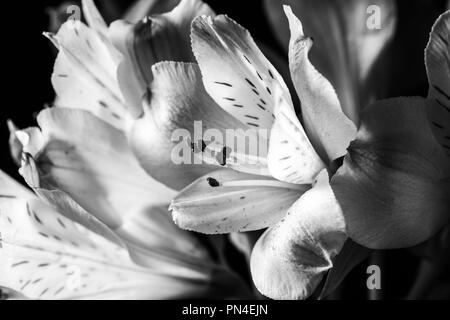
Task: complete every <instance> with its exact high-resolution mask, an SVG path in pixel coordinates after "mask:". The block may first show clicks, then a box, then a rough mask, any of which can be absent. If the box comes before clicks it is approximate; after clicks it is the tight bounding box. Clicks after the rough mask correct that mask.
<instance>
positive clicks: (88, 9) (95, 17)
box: [81, 0, 108, 37]
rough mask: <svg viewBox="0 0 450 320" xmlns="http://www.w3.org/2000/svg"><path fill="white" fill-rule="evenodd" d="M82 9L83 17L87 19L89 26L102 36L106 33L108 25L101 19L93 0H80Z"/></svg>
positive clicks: (105, 35)
mask: <svg viewBox="0 0 450 320" xmlns="http://www.w3.org/2000/svg"><path fill="white" fill-rule="evenodd" d="M81 4H82V9H83V14H84V18H85V19H86V21H87V24H88V25H89V27H91V28H92V29H94V30H95V31H96V32H98V33H99V34H101V35H102V36H104V37H107V35H108V25H107V24H106V22H105V20H104V19H103V17H102V15H101V14H100V12H99V11H98V9H97V7H96V6H95V3H94V0H82V1H81Z"/></svg>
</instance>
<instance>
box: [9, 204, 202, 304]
mask: <svg viewBox="0 0 450 320" xmlns="http://www.w3.org/2000/svg"><path fill="white" fill-rule="evenodd" d="M0 206H1V209H2V210H1V214H0V230H1V232H2V240H1V241H2V242H1V247H0V270H1V275H0V285H1V286H5V287H8V288H11V289H13V290H16V291H18V292H21V293H23V294H24V295H25V296H27V297H28V298H35V299H60V298H64V299H68V298H72V299H73V298H78V299H80V298H81V299H82V298H84V299H96V298H97V299H106V298H108V299H111V298H116V299H145V298H147V299H151V298H173V297H184V296H188V295H191V294H194V295H195V294H198V293H201V292H203V290H206V288H207V285H208V276H209V275H208V273H204V274H202V273H197V274H196V275H195V276H194V275H192V274H191V277H190V278H188V277H185V276H179V277H174V276H173V275H170V271H169V272H168V273H165V270H152V269H148V268H146V269H145V268H142V267H139V266H137V265H136V264H134V263H133V262H132V261H131V260H130V258H129V256H128V252H127V250H125V249H123V248H121V247H118V246H117V245H115V244H113V243H111V242H109V241H108V240H106V239H103V238H102V237H100V236H99V235H97V234H95V233H93V232H91V231H89V230H88V229H86V228H84V227H82V226H81V225H78V224H77V223H75V222H73V221H71V220H69V219H67V218H66V217H64V216H62V215H60V214H58V213H57V212H55V211H54V210H52V209H51V208H50V207H48V206H46V205H45V204H43V203H42V202H40V201H38V200H33V199H32V200H24V199H20V198H14V199H0Z"/></svg>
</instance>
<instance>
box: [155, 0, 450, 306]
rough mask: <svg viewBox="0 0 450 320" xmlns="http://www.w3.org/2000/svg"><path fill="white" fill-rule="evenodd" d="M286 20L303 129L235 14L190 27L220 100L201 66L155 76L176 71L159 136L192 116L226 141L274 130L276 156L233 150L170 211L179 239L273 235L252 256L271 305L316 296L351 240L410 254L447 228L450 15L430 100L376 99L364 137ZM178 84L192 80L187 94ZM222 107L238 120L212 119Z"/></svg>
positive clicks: (435, 37) (305, 41) (434, 60)
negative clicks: (186, 235)
mask: <svg viewBox="0 0 450 320" xmlns="http://www.w3.org/2000/svg"><path fill="white" fill-rule="evenodd" d="M284 10H285V13H286V15H287V17H288V22H289V27H290V31H291V38H290V43H289V65H290V70H291V77H292V80H293V83H294V86H295V89H296V91H297V94H298V96H299V98H300V100H301V105H302V117H303V125H302V124H301V123H300V121H299V120H298V119H297V117H296V115H295V112H294V109H293V106H292V101H291V97H290V93H289V92H288V91H287V88H286V85H285V84H284V81H283V79H282V78H281V77H280V75H279V74H278V72H277V71H276V70H275V69H274V68H273V66H272V65H271V64H270V63H269V62H268V60H267V59H266V58H265V57H264V56H263V54H262V53H261V51H260V50H259V49H258V47H257V46H256V45H255V43H254V41H253V40H252V38H251V36H250V35H249V32H248V31H247V30H245V29H244V28H242V27H241V26H239V25H238V24H237V23H235V22H234V21H232V20H231V19H229V18H227V17H225V16H217V17H215V18H213V17H199V18H196V19H195V20H194V22H193V25H192V32H191V37H192V47H193V52H194V54H195V56H196V58H197V61H198V64H199V70H200V71H201V75H202V80H203V85H204V87H205V90H206V92H207V93H208V95H209V97H207V96H204V94H205V92H204V91H202V90H201V89H200V88H201V85H200V84H197V83H196V81H198V78H199V76H198V72H199V71H198V70H197V68H196V66H193V65H183V64H167V63H166V64H159V65H156V66H155V67H154V73H156V74H159V73H160V72H161V70H162V69H164V70H165V72H164V73H163V74H162V75H163V76H161V81H160V80H159V78H160V77H159V76H156V75H155V79H154V87H153V88H152V89H154V92H159V90H157V89H160V84H159V82H161V83H165V84H166V86H165V87H164V88H165V89H166V92H164V93H160V96H165V97H166V98H167V99H166V100H165V101H166V105H167V106H168V110H167V111H166V114H167V115H168V117H167V118H168V119H169V122H170V121H172V122H170V123H169V124H162V126H167V127H172V128H174V127H175V126H176V125H177V124H180V123H181V124H182V125H184V126H189V124H188V123H187V122H185V121H183V120H182V115H187V114H191V116H188V117H186V119H185V120H186V121H191V120H192V119H203V120H204V121H207V122H208V124H211V123H218V124H219V126H218V128H219V130H222V129H223V128H227V125H230V124H232V125H233V127H231V126H229V128H235V127H236V126H237V125H239V126H240V127H241V128H242V127H247V128H249V127H256V128H257V129H258V131H257V132H258V133H257V134H260V133H262V132H264V131H265V130H269V131H270V137H269V139H268V140H269V141H268V143H269V150H268V154H267V156H264V155H259V157H258V156H255V155H253V154H251V155H249V156H248V157H245V156H243V155H242V154H240V152H239V150H236V148H233V145H225V146H223V147H224V149H223V152H222V155H221V157H219V158H223V157H224V158H226V161H223V159H216V161H215V163H214V158H211V157H209V156H208V155H206V160H207V163H208V164H209V165H211V164H212V165H214V164H216V165H219V166H222V167H228V168H227V169H222V170H219V171H217V172H211V173H209V174H207V175H205V176H203V177H201V178H199V179H198V180H197V181H195V182H194V183H192V184H191V185H190V186H188V187H187V188H186V189H184V190H183V191H181V192H180V193H179V195H178V196H177V197H176V198H175V199H174V201H173V202H172V205H171V208H172V210H173V217H174V220H175V222H176V223H177V224H178V225H179V226H180V227H182V228H185V229H188V230H194V231H198V232H203V233H229V232H242V231H251V230H258V229H262V228H266V227H269V228H268V229H267V230H266V231H265V232H264V234H263V235H262V236H261V237H260V238H259V239H258V241H257V243H256V245H255V247H254V248H253V251H252V254H251V271H252V277H253V280H254V283H255V285H256V287H257V288H258V289H259V290H260V291H261V293H263V294H264V295H266V296H268V297H271V298H284V299H299V298H306V297H308V296H310V295H311V294H312V293H313V292H314V290H315V289H316V288H317V286H318V285H319V283H320V282H321V279H322V277H323V275H324V274H325V273H326V272H327V271H329V270H330V269H331V268H332V267H333V262H334V261H335V259H336V257H337V255H338V254H339V252H340V251H341V250H342V248H343V245H344V242H345V241H346V239H348V238H351V239H352V240H354V241H355V242H357V243H359V244H361V245H363V246H365V247H368V248H376V249H386V248H400V247H407V246H413V245H415V244H418V243H420V242H423V241H425V240H427V239H428V238H429V237H431V236H432V235H434V234H435V233H436V232H438V231H439V230H440V229H441V227H442V226H443V225H444V224H445V223H446V221H447V220H448V209H449V199H448V182H449V174H450V168H449V159H448V156H447V155H446V154H445V151H446V149H447V148H448V142H447V139H448V126H449V122H448V119H449V117H448V116H449V115H448V109H447V108H448V103H449V101H450V100H448V97H449V96H448V94H447V93H446V92H448V91H450V89H449V88H450V85H449V82H448V81H449V76H448V75H449V74H450V73H448V72H447V71H448V66H447V64H446V61H447V59H448V47H447V46H448V40H447V39H448V35H449V30H448V25H449V20H448V18H449V15H448V14H446V15H444V16H443V17H442V18H441V19H440V20H439V21H438V22H437V24H436V26H435V28H434V29H433V33H432V36H431V39H430V44H429V46H428V48H427V68H428V75H429V80H430V84H431V85H430V88H431V89H430V98H431V99H430V98H429V99H425V98H420V97H412V98H394V99H389V100H382V101H378V102H376V103H374V104H371V105H369V106H368V107H367V108H366V109H365V111H364V112H363V113H362V114H361V120H360V122H361V124H360V126H359V129H358V130H357V128H356V126H355V124H354V123H353V122H352V121H350V120H349V119H348V118H347V116H346V115H345V114H344V113H343V112H342V108H341V103H340V101H339V99H338V96H337V94H336V93H335V91H334V89H333V87H332V85H331V84H330V82H328V80H327V79H326V78H325V77H323V76H322V75H321V74H320V73H319V72H318V71H317V70H316V69H315V68H314V67H313V65H312V64H311V63H310V61H309V59H308V53H309V50H310V49H311V47H312V39H310V38H308V37H305V36H304V34H303V27H302V24H301V22H300V20H298V18H297V17H296V16H295V15H294V14H293V13H292V11H291V9H290V7H284ZM186 73H188V74H189V76H188V75H186ZM175 74H176V75H177V76H176V77H175V76H174V75H175ZM183 74H184V75H183ZM170 75H172V76H171V77H170ZM168 78H170V79H171V81H172V82H169V81H167V80H168ZM177 78H178V79H183V80H184V79H187V78H189V79H192V80H191V83H189V82H182V83H183V86H184V88H183V89H177V88H175V86H180V84H179V83H176V79H177ZM170 83H172V92H169V90H168V88H170ZM189 90H191V91H195V94H196V98H195V99H193V98H192V96H193V94H189ZM180 91H183V92H184V97H185V99H182V98H181V97H182V96H181V95H180ZM177 98H178V99H180V100H182V101H178V100H176V99H177ZM435 98H437V99H438V100H437V101H438V102H437V101H435V100H434V99H435ZM211 99H213V100H214V101H215V104H212V103H211ZM173 101H177V102H178V104H177V107H174V106H173V104H174V103H173ZM205 102H207V103H205ZM152 108H153V105H152ZM216 109H222V110H223V111H225V112H226V114H227V117H220V118H216V117H215V116H214V115H213V113H212V112H211V111H208V110H216ZM344 109H345V107H344ZM190 110H193V111H192V112H190ZM427 113H428V114H429V117H430V120H428V117H427ZM214 114H215V113H214ZM229 116H231V118H233V119H234V122H232V121H231V120H230V119H229ZM208 117H209V118H208ZM180 119H181V120H180ZM222 119H223V120H224V121H223V122H221V120H222ZM436 137H437V138H438V139H436ZM227 142H228V141H227ZM446 143H447V144H446ZM211 145H213V146H212V147H211ZM210 148H215V149H217V146H216V145H215V143H214V144H213V143H211V144H206V143H204V144H203V145H202V148H201V152H204V153H206V152H207V151H209V150H208V149H210ZM219 150H220V148H219ZM225 151H226V154H225V155H224V153H225ZM208 154H213V153H208ZM343 157H344V160H343V163H342V158H343ZM219 160H220V161H219ZM230 169H234V170H230ZM330 176H331V179H330Z"/></svg>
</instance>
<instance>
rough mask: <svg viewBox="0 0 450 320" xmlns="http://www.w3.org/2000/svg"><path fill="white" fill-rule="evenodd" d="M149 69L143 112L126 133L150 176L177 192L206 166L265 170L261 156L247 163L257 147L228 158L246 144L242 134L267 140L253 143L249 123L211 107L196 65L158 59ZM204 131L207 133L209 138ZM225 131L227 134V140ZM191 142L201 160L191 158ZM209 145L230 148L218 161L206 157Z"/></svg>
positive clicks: (202, 172) (193, 155)
mask: <svg viewBox="0 0 450 320" xmlns="http://www.w3.org/2000/svg"><path fill="white" fill-rule="evenodd" d="M152 70H153V77H154V81H153V83H152V92H151V95H152V98H151V101H150V105H148V106H147V107H146V108H145V115H144V116H143V117H142V118H140V119H138V120H137V121H136V122H135V124H134V127H133V130H132V131H131V134H130V137H129V141H130V143H131V145H132V148H133V151H134V153H135V154H136V155H137V158H138V159H139V161H140V163H141V165H142V167H143V168H144V169H145V170H146V171H147V172H148V173H149V174H150V175H151V176H152V177H154V178H155V179H158V180H159V181H162V182H163V183H165V184H166V185H168V186H170V187H172V188H175V189H178V190H180V189H182V188H184V187H185V186H187V185H188V184H189V183H191V182H193V181H194V180H195V179H197V178H198V177H200V176H202V175H204V174H206V173H207V172H210V171H212V170H214V169H215V167H213V166H211V165H209V164H213V165H216V166H218V165H220V166H231V165H233V168H235V169H237V170H243V171H249V170H254V171H256V172H258V173H265V172H267V167H266V163H265V162H264V160H265V159H259V160H260V161H262V162H251V161H252V159H256V160H255V161H258V157H256V156H257V154H258V150H256V152H253V153H251V152H250V151H249V152H248V153H247V154H244V155H243V156H242V157H241V159H240V160H236V161H231V158H233V157H234V156H235V151H236V153H239V152H238V151H239V150H240V149H239V148H243V149H245V147H246V140H245V136H244V134H246V133H249V137H250V139H249V141H256V146H257V147H258V143H261V144H262V145H266V144H267V141H266V140H262V138H260V140H259V141H258V140H257V139H258V137H257V136H256V133H255V132H251V131H248V130H249V129H250V128H249V127H246V126H245V125H244V124H242V123H241V122H239V121H238V120H236V119H235V118H233V117H232V116H230V115H229V114H227V113H226V112H225V111H223V110H222V109H221V108H220V107H219V106H217V104H216V103H215V102H214V101H213V100H212V99H211V97H210V96H209V95H208V94H207V93H206V92H205V89H204V87H203V84H202V81H201V74H200V71H199V69H198V67H197V65H195V64H190V63H177V62H160V63H157V64H155V65H154V66H153V68H152ZM208 132H209V133H211V136H210V137H209V139H207V136H208ZM227 132H229V133H230V134H231V138H230V137H229V134H228V133H227ZM239 133H242V135H243V141H244V146H243V147H241V146H240V145H238V146H235V139H234V137H235V134H239ZM219 136H220V137H219ZM213 137H214V138H215V139H216V140H214V142H215V143H214V144H212V143H211V141H210V140H212V138H213ZM252 137H253V138H254V139H251V138H252ZM255 139H256V140H255ZM188 140H189V141H188ZM206 140H208V141H206ZM219 140H220V141H219ZM238 141H240V140H238ZM249 143H250V142H249ZM191 144H194V145H196V146H198V145H200V147H199V148H198V149H199V150H197V151H198V152H197V153H198V155H199V156H205V157H204V159H201V158H200V159H197V158H196V156H197V155H196V154H193V152H192V150H191V149H196V148H193V147H192V145H191ZM206 144H208V145H206ZM210 146H211V148H212V147H213V146H215V147H217V148H219V149H220V150H223V148H224V147H226V148H227V150H230V151H229V152H226V153H227V154H226V156H225V155H223V156H222V157H221V159H218V158H220V157H218V156H216V157H214V156H210V157H209V158H207V156H208V155H213V152H212V151H211V152H206V151H210V150H209V147H210ZM205 149H208V150H205ZM242 153H245V152H242ZM217 154H220V152H218V153H217ZM245 155H248V156H249V157H245ZM251 155H254V156H255V157H251ZM236 156H239V154H236ZM224 158H225V161H224ZM233 159H234V158H233ZM203 160H205V161H203ZM228 160H230V161H228Z"/></svg>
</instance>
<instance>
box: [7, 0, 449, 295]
mask: <svg viewBox="0 0 450 320" xmlns="http://www.w3.org/2000/svg"><path fill="white" fill-rule="evenodd" d="M163 1H166V2H170V1H172V2H174V0H161V1H160V2H163ZM175 1H176V0H175ZM318 1H320V0H318ZM393 1H396V2H397V5H398V26H397V31H396V34H395V37H394V40H393V41H392V43H391V44H390V45H389V46H388V48H387V50H386V54H388V55H390V57H391V58H390V60H389V61H390V62H389V67H388V68H387V70H383V72H388V74H389V76H388V77H387V80H386V81H388V84H387V86H386V87H388V88H389V91H388V92H386V93H385V95H386V96H385V97H394V96H411V95H422V96H424V95H426V94H427V88H428V84H427V79H426V73H425V67H424V62H423V61H424V57H423V52H424V48H425V46H426V43H427V41H428V35H429V32H430V30H431V26H432V25H433V23H434V21H435V20H436V18H437V17H438V16H439V14H441V13H442V12H443V11H444V10H445V8H446V5H447V4H446V1H445V0H393ZM205 2H207V3H208V4H210V5H211V6H212V7H213V9H214V10H215V11H216V12H217V13H225V14H227V15H228V16H230V17H232V18H233V19H234V20H236V21H237V22H239V23H240V24H242V25H243V26H245V27H246V28H248V29H249V30H250V32H251V33H252V35H253V36H254V37H255V38H256V39H257V41H259V43H263V44H264V45H266V46H268V47H270V48H271V49H272V50H274V51H275V52H277V53H279V54H280V55H284V52H285V51H284V50H283V48H281V47H280V46H279V44H278V42H277V40H276V36H275V35H274V32H273V30H272V29H271V28H270V25H269V23H268V21H267V19H266V16H265V13H264V9H263V4H262V2H263V1H262V0H246V1H243V0H226V1H224V0H206V1H205ZM280 2H281V1H280ZM131 3H132V1H131V0H113V1H111V0H109V1H108V0H102V1H99V0H97V4H98V5H99V8H100V10H101V12H102V13H103V14H104V16H105V18H106V20H107V21H108V22H111V21H113V20H115V19H118V18H120V17H121V16H122V15H123V14H124V12H126V11H127V9H128V8H129V6H130V4H131ZM68 4H77V1H71V2H67V1H57V0H41V1H27V2H26V3H25V2H19V1H9V2H8V3H4V7H3V9H2V11H1V14H2V19H1V22H2V24H3V27H2V31H3V32H2V62H3V63H2V69H3V72H2V81H3V83H4V84H5V85H3V86H2V88H3V90H2V97H3V100H2V106H1V108H0V110H1V111H0V114H1V116H0V135H1V139H0V144H1V147H2V148H1V149H0V150H2V151H1V157H0V167H1V168H2V169H3V170H4V171H6V172H8V173H9V174H11V175H12V176H14V177H15V178H17V179H19V180H20V177H19V175H18V173H17V167H16V166H15V165H14V163H13V162H12V160H11V158H10V156H9V149H8V137H9V133H8V129H7V126H6V119H12V120H13V121H14V122H15V123H16V125H17V126H18V127H19V128H23V127H27V126H30V125H34V124H35V115H36V113H37V112H38V111H39V110H41V109H42V108H43V106H44V105H45V104H48V103H51V101H52V99H53V96H54V92H53V89H52V87H51V83H50V76H51V73H52V68H53V61H54V58H55V54H56V52H55V49H54V48H53V47H52V45H51V44H50V43H49V41H48V40H47V39H45V38H44V37H43V36H42V31H55V29H56V28H57V27H58V23H59V22H60V21H64V20H65V19H67V14H66V6H67V5H68ZM161 7H163V6H161ZM156 12H158V7H156ZM5 71H6V72H5ZM448 234H449V232H448V228H446V229H445V230H444V231H443V232H441V233H440V234H439V235H437V236H436V237H435V239H432V240H431V241H429V242H427V243H426V244H423V245H421V246H418V247H416V248H410V249H403V250H389V251H377V252H374V253H373V254H372V255H371V257H369V258H368V259H366V260H365V261H363V262H362V263H361V264H359V265H358V266H357V267H356V268H355V269H354V270H353V271H352V272H351V273H350V274H349V276H348V277H347V278H346V280H345V281H344V282H343V283H342V285H341V286H340V287H339V288H338V289H337V290H336V291H335V292H334V293H333V294H332V295H331V296H330V297H329V298H332V299H368V298H369V299H374V298H375V299H405V298H409V299H447V298H450V272H447V271H450V254H449V253H450V249H449V240H448V239H449V237H448ZM230 252H231V255H232V256H233V255H234V256H233V257H234V259H236V260H239V259H240V258H241V257H240V256H239V255H238V254H237V253H233V252H232V250H230ZM370 264H378V265H379V266H380V268H381V279H382V289H381V290H376V291H372V292H371V291H368V290H367V287H366V279H367V276H368V275H367V273H366V269H367V266H368V265H370ZM236 268H237V269H240V270H241V271H242V272H243V273H245V271H244V270H245V267H244V266H242V264H240V263H239V261H236ZM247 276H248V275H247Z"/></svg>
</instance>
